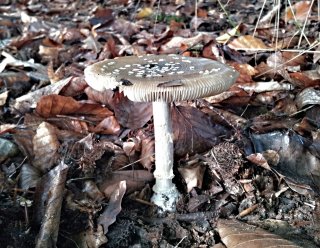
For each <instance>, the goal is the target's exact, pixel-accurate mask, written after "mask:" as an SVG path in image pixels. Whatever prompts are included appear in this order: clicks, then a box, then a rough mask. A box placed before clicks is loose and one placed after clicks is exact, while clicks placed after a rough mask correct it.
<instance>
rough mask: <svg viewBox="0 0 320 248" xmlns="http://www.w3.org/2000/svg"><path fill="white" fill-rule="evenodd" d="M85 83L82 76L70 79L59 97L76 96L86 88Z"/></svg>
mask: <svg viewBox="0 0 320 248" xmlns="http://www.w3.org/2000/svg"><path fill="white" fill-rule="evenodd" d="M87 86H88V85H87V83H86V81H85V80H84V77H83V76H79V77H71V79H70V81H69V83H68V84H67V85H66V86H64V87H63V89H62V90H61V92H60V95H63V96H77V95H80V94H82V93H83V90H84V89H85V88H86V87H87Z"/></svg>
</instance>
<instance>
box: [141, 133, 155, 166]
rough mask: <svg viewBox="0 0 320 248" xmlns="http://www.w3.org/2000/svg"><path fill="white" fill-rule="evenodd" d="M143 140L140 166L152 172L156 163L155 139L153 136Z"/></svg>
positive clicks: (145, 137)
mask: <svg viewBox="0 0 320 248" xmlns="http://www.w3.org/2000/svg"><path fill="white" fill-rule="evenodd" d="M140 139H141V154H140V164H142V165H143V167H144V168H146V169H148V170H149V171H151V169H152V166H153V163H154V138H153V137H152V136H147V135H145V136H144V138H142V137H140Z"/></svg>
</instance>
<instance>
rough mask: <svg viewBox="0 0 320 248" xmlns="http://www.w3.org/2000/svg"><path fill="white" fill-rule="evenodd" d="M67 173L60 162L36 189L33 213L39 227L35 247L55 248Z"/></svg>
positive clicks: (66, 168) (64, 165) (65, 167)
mask: <svg viewBox="0 0 320 248" xmlns="http://www.w3.org/2000/svg"><path fill="white" fill-rule="evenodd" d="M67 172H68V166H67V165H66V164H64V163H63V162H61V163H60V164H59V165H58V166H56V167H55V168H54V169H53V170H51V171H50V172H49V173H48V174H46V176H44V177H43V178H42V180H41V182H40V185H39V186H38V187H37V192H36V196H35V198H36V204H35V205H36V206H35V212H36V213H37V219H38V221H39V222H38V224H40V223H41V227H40V231H39V234H38V237H37V241H36V247H55V246H56V242H57V239H58V233H59V224H60V213H61V206H62V200H63V195H64V190H65V181H66V178H67Z"/></svg>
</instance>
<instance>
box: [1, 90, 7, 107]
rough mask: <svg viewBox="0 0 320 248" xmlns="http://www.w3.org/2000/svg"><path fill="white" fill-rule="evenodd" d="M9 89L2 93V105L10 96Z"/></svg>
mask: <svg viewBox="0 0 320 248" xmlns="http://www.w3.org/2000/svg"><path fill="white" fill-rule="evenodd" d="M8 94H9V91H7V90H6V91H4V92H2V93H0V107H2V106H3V105H5V104H6V101H7V98H8Z"/></svg>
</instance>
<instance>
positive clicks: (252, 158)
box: [247, 153, 271, 170]
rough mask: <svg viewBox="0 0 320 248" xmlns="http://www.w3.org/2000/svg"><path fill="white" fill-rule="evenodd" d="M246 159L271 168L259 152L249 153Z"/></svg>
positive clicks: (265, 167) (268, 168)
mask: <svg viewBox="0 0 320 248" xmlns="http://www.w3.org/2000/svg"><path fill="white" fill-rule="evenodd" d="M247 159H248V160H249V161H250V162H252V163H254V164H256V165H259V166H261V167H262V168H264V169H267V170H271V168H270V166H269V164H268V161H267V160H266V159H265V158H264V156H263V154H261V153H255V154H250V155H249V156H247Z"/></svg>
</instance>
